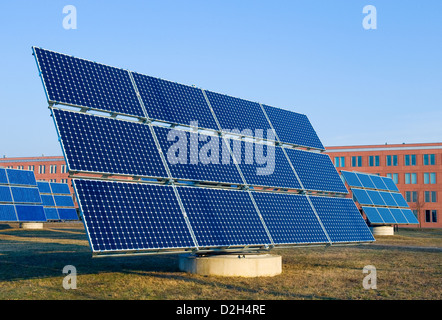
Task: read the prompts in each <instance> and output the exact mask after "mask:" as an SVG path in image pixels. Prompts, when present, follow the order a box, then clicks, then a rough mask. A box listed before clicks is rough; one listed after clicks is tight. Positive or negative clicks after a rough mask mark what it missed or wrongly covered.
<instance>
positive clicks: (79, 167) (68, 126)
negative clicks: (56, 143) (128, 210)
mask: <svg viewBox="0 0 442 320" xmlns="http://www.w3.org/2000/svg"><path fill="white" fill-rule="evenodd" d="M52 114H53V116H54V119H55V122H56V125H57V128H58V132H59V135H60V138H61V143H62V146H63V148H64V153H65V155H66V160H67V164H68V167H69V170H72V171H89V172H100V173H109V174H125V175H131V176H148V177H167V172H166V170H165V168H164V165H163V163H162V161H161V158H160V154H159V153H158V150H157V148H156V146H155V143H154V139H153V137H152V134H151V133H150V130H149V126H148V125H146V124H142V123H137V122H132V121H124V120H116V119H112V118H106V117H101V116H95V115H88V114H83V113H79V112H72V111H64V110H59V109H52Z"/></svg>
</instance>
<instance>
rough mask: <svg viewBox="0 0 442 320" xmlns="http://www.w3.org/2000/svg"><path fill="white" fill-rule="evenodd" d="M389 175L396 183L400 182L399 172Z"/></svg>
mask: <svg viewBox="0 0 442 320" xmlns="http://www.w3.org/2000/svg"><path fill="white" fill-rule="evenodd" d="M387 177H388V178H390V179H392V180H393V182H394V183H395V184H398V183H399V174H397V173H387Z"/></svg>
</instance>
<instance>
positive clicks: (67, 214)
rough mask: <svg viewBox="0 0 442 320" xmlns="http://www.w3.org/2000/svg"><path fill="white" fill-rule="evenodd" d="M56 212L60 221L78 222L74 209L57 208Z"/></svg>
mask: <svg viewBox="0 0 442 320" xmlns="http://www.w3.org/2000/svg"><path fill="white" fill-rule="evenodd" d="M57 212H58V216H59V217H60V220H78V215H77V210H76V209H75V208H57Z"/></svg>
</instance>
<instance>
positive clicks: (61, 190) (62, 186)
mask: <svg viewBox="0 0 442 320" xmlns="http://www.w3.org/2000/svg"><path fill="white" fill-rule="evenodd" d="M50 186H51V192H52V193H55V194H71V190H69V186H68V184H67V183H57V182H51V183H50Z"/></svg>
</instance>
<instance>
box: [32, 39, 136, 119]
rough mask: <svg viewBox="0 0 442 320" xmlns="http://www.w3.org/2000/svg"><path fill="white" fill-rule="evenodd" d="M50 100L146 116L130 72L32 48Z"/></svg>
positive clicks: (51, 101)
mask: <svg viewBox="0 0 442 320" xmlns="http://www.w3.org/2000/svg"><path fill="white" fill-rule="evenodd" d="M33 50H34V55H35V57H36V61H37V64H38V66H39V70H40V75H41V78H42V81H43V84H44V87H45V91H46V95H47V99H48V101H49V102H50V103H61V104H67V105H73V106H79V107H86V108H93V109H101V110H105V111H110V112H117V113H122V114H127V115H134V116H140V117H144V116H145V115H144V112H143V110H142V108H141V105H140V103H139V101H138V98H137V96H136V92H135V90H134V87H133V84H132V81H131V78H130V75H129V72H128V71H127V70H123V69H118V68H114V67H110V66H106V65H103V64H99V63H96V62H92V61H88V60H83V59H79V58H75V57H72V56H68V55H65V54H60V53H56V52H53V51H49V50H45V49H41V48H36V47H34V48H33Z"/></svg>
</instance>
